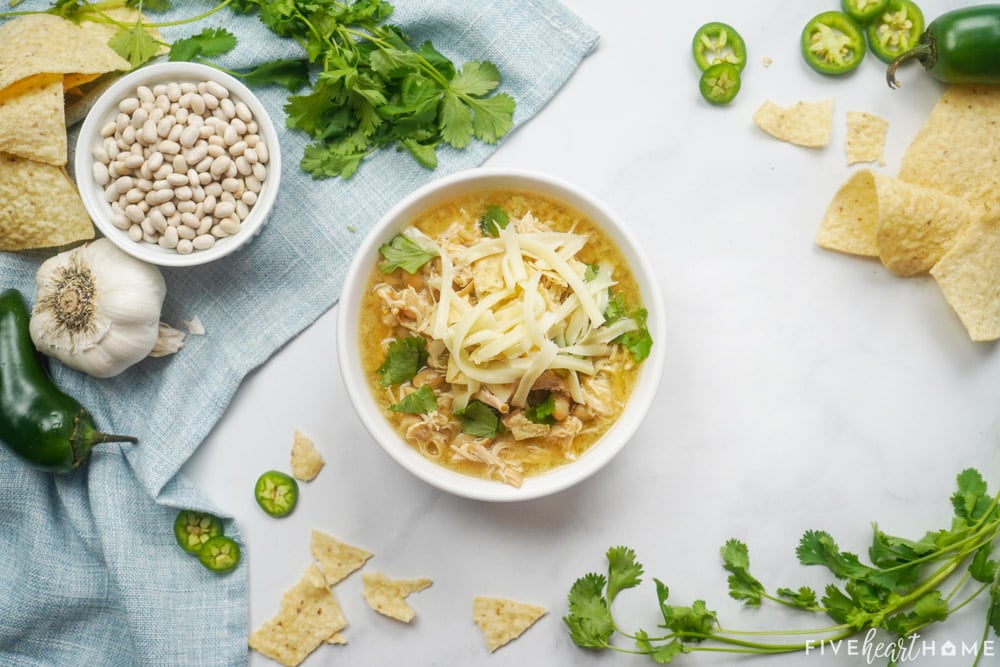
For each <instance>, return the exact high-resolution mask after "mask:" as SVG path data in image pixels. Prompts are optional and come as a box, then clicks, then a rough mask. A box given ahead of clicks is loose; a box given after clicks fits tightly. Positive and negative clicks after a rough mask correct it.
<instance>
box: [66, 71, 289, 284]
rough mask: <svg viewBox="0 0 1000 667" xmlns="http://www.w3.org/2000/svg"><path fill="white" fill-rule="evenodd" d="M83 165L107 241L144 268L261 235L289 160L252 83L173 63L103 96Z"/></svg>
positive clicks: (216, 251)
mask: <svg viewBox="0 0 1000 667" xmlns="http://www.w3.org/2000/svg"><path fill="white" fill-rule="evenodd" d="M73 166H74V170H75V176H76V182H77V186H78V187H79V190H80V196H81V197H82V199H83V203H84V206H85V207H86V209H87V212H88V213H89V214H90V217H91V218H92V219H93V221H94V224H95V225H96V226H97V228H98V230H99V231H100V232H101V234H102V235H104V236H106V237H107V238H108V239H110V240H111V241H112V242H113V243H115V244H116V245H117V246H118V247H119V248H121V249H122V250H124V251H125V252H127V253H128V254H130V255H132V256H134V257H136V258H138V259H141V260H143V261H146V262H150V263H152V264H158V265H161V266H192V265H196V264H204V263H206V262H211V261H213V260H216V259H219V258H220V257H224V256H226V255H228V254H230V253H232V252H234V251H235V250H237V249H239V248H240V247H241V246H243V245H244V244H245V243H247V242H249V241H250V240H251V239H253V238H254V237H255V236H256V235H257V234H258V233H259V232H260V230H261V227H262V226H263V225H264V223H265V222H266V221H267V219H268V218H269V217H270V214H271V210H272V209H273V207H274V201H275V199H276V197H277V193H278V187H279V181H280V178H281V153H280V150H279V146H278V135H277V132H276V131H275V129H274V125H273V123H272V122H271V119H270V117H269V116H268V114H267V112H266V111H265V109H264V107H263V106H262V105H261V103H260V101H259V100H258V99H257V98H256V97H255V96H254V94H253V93H252V92H251V91H250V90H249V89H248V88H247V87H246V86H245V85H244V84H243V83H241V82H240V81H239V80H237V79H236V78H234V77H232V76H230V75H228V74H225V73H223V72H220V71H219V70H217V69H215V68H213V67H208V66H206V65H201V64H197V63H187V62H165V63H158V64H153V65H148V66H146V67H143V68H141V69H138V70H136V71H134V72H131V73H129V74H126V75H125V76H123V77H122V78H121V79H119V80H118V81H116V82H115V83H114V84H113V85H111V86H110V87H109V88H108V89H107V90H106V91H105V92H104V93H103V94H102V95H101V96H100V97H99V98H98V100H97V101H96V102H95V104H94V106H93V108H92V109H91V111H90V113H88V114H87V117H86V119H85V120H84V122H83V125H82V127H81V128H80V134H79V137H78V139H77V144H76V155H75V158H74V163H73Z"/></svg>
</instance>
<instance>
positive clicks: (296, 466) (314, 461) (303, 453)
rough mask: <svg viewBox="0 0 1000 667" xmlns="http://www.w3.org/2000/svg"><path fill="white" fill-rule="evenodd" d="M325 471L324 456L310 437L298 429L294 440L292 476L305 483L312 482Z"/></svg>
mask: <svg viewBox="0 0 1000 667" xmlns="http://www.w3.org/2000/svg"><path fill="white" fill-rule="evenodd" d="M322 469H323V456H322V455H321V454H320V453H319V450H318V449H316V445H315V444H314V443H313V441H312V440H311V439H309V437H308V436H306V435H305V434H304V433H302V432H301V431H299V430H298V429H296V431H295V438H294V439H293V440H292V476H293V477H294V478H295V479H298V480H300V481H303V482H311V481H312V480H314V479H316V475H318V474H319V471H320V470H322Z"/></svg>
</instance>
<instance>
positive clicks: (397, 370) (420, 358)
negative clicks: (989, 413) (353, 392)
mask: <svg viewBox="0 0 1000 667" xmlns="http://www.w3.org/2000/svg"><path fill="white" fill-rule="evenodd" d="M426 363H427V341H426V340H425V339H424V338H423V337H421V336H407V337H406V338H397V339H396V340H394V341H392V342H391V343H389V349H388V350H387V351H386V357H385V360H384V361H383V362H382V365H381V366H379V367H378V368H377V369H375V372H376V373H378V374H379V375H380V376H382V377H381V380H380V382H381V383H382V385H383V386H385V387H388V386H392V385H397V384H402V383H404V382H409V381H410V380H412V379H413V376H415V375H416V374H417V372H418V371H419V370H420V369H421V368H423V367H424V365H425V364H426Z"/></svg>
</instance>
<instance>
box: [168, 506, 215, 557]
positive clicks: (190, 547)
mask: <svg viewBox="0 0 1000 667" xmlns="http://www.w3.org/2000/svg"><path fill="white" fill-rule="evenodd" d="M219 535H222V521H221V520H220V519H219V517H217V516H215V515H212V514H209V513H207V512H195V511H194V510H181V511H180V512H179V513H178V514H177V518H176V519H174V537H175V538H177V544H179V545H181V548H182V549H184V551H187V552H188V553H192V554H196V553H198V552H200V551H201V548H202V546H203V545H204V544H205V543H206V542H208V541H209V540H210V539H212V538H213V537H218V536H219Z"/></svg>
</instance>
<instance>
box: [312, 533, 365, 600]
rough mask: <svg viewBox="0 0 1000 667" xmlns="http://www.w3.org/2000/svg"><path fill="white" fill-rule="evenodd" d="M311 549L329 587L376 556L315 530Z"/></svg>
mask: <svg viewBox="0 0 1000 667" xmlns="http://www.w3.org/2000/svg"><path fill="white" fill-rule="evenodd" d="M309 548H310V550H311V552H312V557H313V558H314V559H315V560H316V562H317V563H318V564H319V568H320V570H321V571H322V572H323V577H324V578H325V579H326V585H327V586H333V585H334V584H336V583H338V582H339V581H341V580H343V579H344V578H345V577H346V576H347V575H349V574H351V573H352V572H354V571H355V570H357V569H358V568H360V567H361V566H362V565H364V564H365V562H366V561H367V560H368V559H369V558H371V557H372V556H373V555H374V554H372V553H371V552H370V551H365V550H364V549H362V548H360V547H354V546H351V545H349V544H344V543H343V542H341V541H340V540H338V539H336V538H334V537H333V536H331V535H327V534H326V533H324V532H322V531H319V530H316V529H313V531H312V539H311V541H310V545H309Z"/></svg>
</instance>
